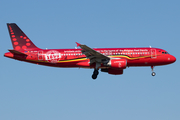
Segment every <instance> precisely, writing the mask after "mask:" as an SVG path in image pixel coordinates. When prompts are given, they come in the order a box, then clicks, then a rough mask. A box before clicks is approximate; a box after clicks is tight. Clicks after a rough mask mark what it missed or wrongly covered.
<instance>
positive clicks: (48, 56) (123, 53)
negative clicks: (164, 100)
mask: <svg viewBox="0 0 180 120" xmlns="http://www.w3.org/2000/svg"><path fill="white" fill-rule="evenodd" d="M94 50H96V51H97V52H99V53H101V54H103V55H105V56H108V57H110V58H121V59H126V60H127V66H128V67H131V66H159V65H166V64H171V63H173V62H175V61H176V58H175V57H174V56H172V55H170V54H168V52H166V51H165V50H163V49H159V48H98V49H94ZM20 52H21V53H24V54H26V55H27V56H26V55H24V54H12V53H11V52H8V53H5V55H4V56H5V57H9V58H13V59H17V60H21V61H25V62H30V63H35V64H39V65H46V66H52V67H87V68H94V65H93V64H91V65H90V64H88V62H89V59H87V58H86V56H85V55H84V54H82V52H81V49H48V50H44V49H34V50H26V51H20ZM80 62H81V63H82V64H78V63H80ZM102 67H105V66H103V65H101V68H102Z"/></svg>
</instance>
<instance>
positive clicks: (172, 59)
mask: <svg viewBox="0 0 180 120" xmlns="http://www.w3.org/2000/svg"><path fill="white" fill-rule="evenodd" d="M168 60H169V61H170V62H171V63H174V62H175V61H176V58H175V57H174V56H172V55H171V56H170V57H169V58H168Z"/></svg>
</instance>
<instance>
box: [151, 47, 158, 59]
mask: <svg viewBox="0 0 180 120" xmlns="http://www.w3.org/2000/svg"><path fill="white" fill-rule="evenodd" d="M156 57H157V56H156V49H151V58H156Z"/></svg>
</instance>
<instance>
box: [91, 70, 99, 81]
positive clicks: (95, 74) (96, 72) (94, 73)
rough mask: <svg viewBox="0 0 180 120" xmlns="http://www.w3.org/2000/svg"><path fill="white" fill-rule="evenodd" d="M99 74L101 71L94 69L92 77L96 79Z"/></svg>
mask: <svg viewBox="0 0 180 120" xmlns="http://www.w3.org/2000/svg"><path fill="white" fill-rule="evenodd" d="M98 74H99V71H98V70H96V69H94V72H93V75H92V79H96V78H97V76H98Z"/></svg>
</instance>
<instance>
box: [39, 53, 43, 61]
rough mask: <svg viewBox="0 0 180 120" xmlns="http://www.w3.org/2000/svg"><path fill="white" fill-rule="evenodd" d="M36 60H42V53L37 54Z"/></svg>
mask: <svg viewBox="0 0 180 120" xmlns="http://www.w3.org/2000/svg"><path fill="white" fill-rule="evenodd" d="M38 60H43V51H39V52H38Z"/></svg>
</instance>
